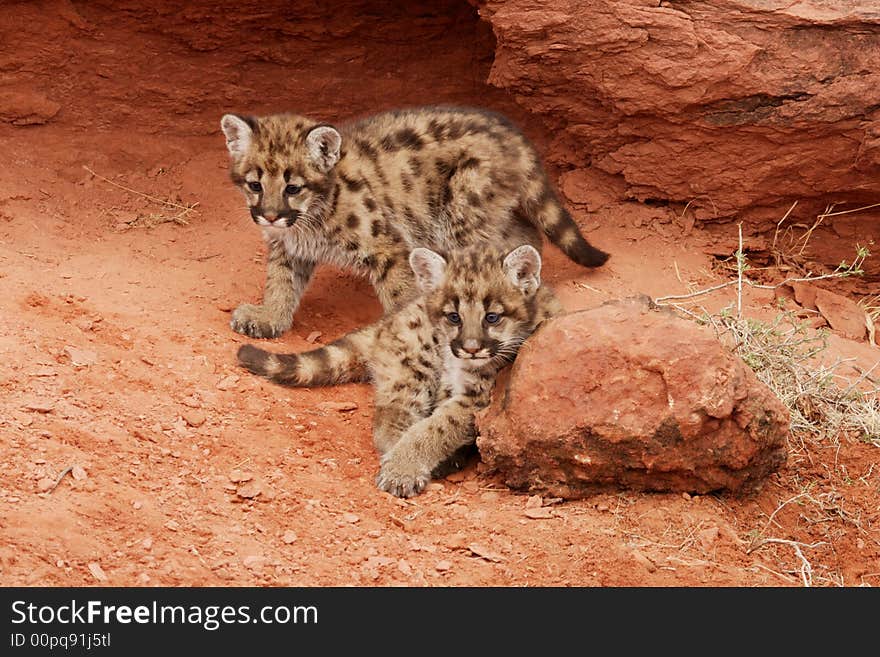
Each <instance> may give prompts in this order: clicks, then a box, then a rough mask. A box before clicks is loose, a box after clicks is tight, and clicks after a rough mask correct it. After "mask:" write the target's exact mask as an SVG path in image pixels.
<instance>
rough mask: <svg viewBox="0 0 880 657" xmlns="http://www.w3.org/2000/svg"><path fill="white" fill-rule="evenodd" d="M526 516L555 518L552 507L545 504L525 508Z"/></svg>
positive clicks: (535, 518)
mask: <svg viewBox="0 0 880 657" xmlns="http://www.w3.org/2000/svg"><path fill="white" fill-rule="evenodd" d="M525 515H526V518H531V519H532V520H544V519H546V518H555V517H556V514H555V513H554V512H553V509H549V508H547V507H545V506H542V507H539V508H537V509H534V508H532V509H526V510H525Z"/></svg>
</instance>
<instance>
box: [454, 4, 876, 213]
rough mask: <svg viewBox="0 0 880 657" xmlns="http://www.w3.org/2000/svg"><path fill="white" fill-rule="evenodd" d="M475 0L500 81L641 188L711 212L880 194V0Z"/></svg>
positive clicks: (494, 76)
mask: <svg viewBox="0 0 880 657" xmlns="http://www.w3.org/2000/svg"><path fill="white" fill-rule="evenodd" d="M471 2H472V3H473V4H475V5H477V7H478V9H479V12H480V15H481V17H482V18H483V19H484V20H486V21H488V22H489V23H490V24H491V25H492V28H493V30H494V31H495V35H496V37H497V48H496V56H495V63H494V65H493V67H492V71H491V74H490V77H489V81H490V82H491V83H492V84H494V85H497V86H499V87H502V88H505V89H507V90H508V91H510V93H512V94H513V95H514V96H515V97H516V99H517V100H518V102H519V103H520V104H521V105H523V106H524V107H526V108H528V109H529V110H530V111H533V112H536V113H538V114H541V115H543V116H544V117H545V119H546V120H547V122H548V124H550V125H551V126H552V127H554V128H556V129H557V130H558V137H557V139H556V142H555V145H554V148H553V150H552V152H551V154H550V155H551V157H552V158H553V159H556V160H558V161H563V162H566V163H568V164H571V165H574V166H586V165H590V164H591V165H592V167H594V168H595V169H598V170H601V171H602V172H606V173H611V174H615V175H620V176H622V177H623V178H624V179H625V181H626V193H627V195H628V196H630V197H633V198H636V199H640V200H645V199H666V200H673V201H679V202H684V203H687V202H690V203H691V208H696V209H697V216H698V218H701V219H712V218H724V217H730V216H733V215H736V214H741V213H742V211H744V210H749V211H751V213H752V214H758V215H760V214H762V212H761V209H765V211H764V212H763V214H764V215H765V216H766V217H768V218H770V217H776V218H777V219H778V218H779V217H780V216H781V215H782V213H783V212H784V210H785V209H786V208H787V207H788V204H789V203H790V202H791V201H793V200H800V201H801V202H802V203H804V202H806V201H810V200H812V201H815V202H816V204H818V203H820V202H821V203H822V204H824V203H828V202H835V203H842V202H851V203H864V202H876V201H877V199H878V197H880V91H878V90H880V67H878V66H877V62H878V61H880V4H878V3H877V0H802V1H795V2H792V1H785V2H781V1H775V0H694V1H688V2H667V1H660V2H658V1H657V0H595V1H593V2H580V1H579V0H471ZM802 207H803V206H802ZM780 208H781V210H782V211H780Z"/></svg>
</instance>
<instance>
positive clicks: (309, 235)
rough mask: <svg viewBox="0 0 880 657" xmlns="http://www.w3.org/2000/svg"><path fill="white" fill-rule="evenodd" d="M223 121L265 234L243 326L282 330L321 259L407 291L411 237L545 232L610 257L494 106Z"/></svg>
mask: <svg viewBox="0 0 880 657" xmlns="http://www.w3.org/2000/svg"><path fill="white" fill-rule="evenodd" d="M221 126H222V128H223V132H224V133H225V135H226V143H227V147H228V149H229V153H230V156H231V176H232V179H233V181H234V182H235V183H236V184H238V185H239V186H240V187H241V189H242V191H243V192H244V195H245V197H246V199H247V203H248V206H249V207H250V212H251V215H252V217H253V220H254V221H255V222H256V223H257V224H259V225H260V226H261V227H262V229H263V233H264V236H265V239H266V241H267V244H268V267H267V270H268V271H267V278H266V285H265V290H264V296H263V303H262V304H260V305H252V304H242V305H241V306H239V307H238V308H237V309H236V310H235V312H234V313H233V315H232V320H231V325H232V328H233V329H234V330H236V331H237V332H239V333H244V334H246V335H250V336H252V337H257V338H265V337H275V336H278V335H279V334H281V333H282V332H284V331H286V330H287V329H288V328H289V327H290V326H291V324H292V322H293V316H294V313H295V312H296V309H297V307H298V305H299V302H300V299H301V297H302V295H303V292H304V290H305V288H306V286H307V284H308V282H309V280H310V279H311V277H312V273H313V271H314V269H315V266H316V265H317V264H319V263H330V264H334V265H337V266H340V267H343V268H347V269H352V270H355V271H359V272H361V273H362V274H365V275H366V276H368V277H369V279H370V281H371V282H372V283H373V285H374V287H375V288H376V291H377V293H378V296H379V300H380V301H381V303H382V306H383V307H384V308H385V310H394V309H397V308H400V307H401V306H402V305H403V304H404V303H406V302H407V301H408V300H409V299H410V298H411V297H412V296H413V295H414V294H415V287H414V285H413V282H414V281H413V274H412V272H411V270H410V268H409V266H408V264H407V258H408V256H409V252H410V251H411V250H412V249H413V248H414V247H426V248H430V249H434V250H436V251H440V252H443V253H452V252H454V251H456V250H459V249H462V248H467V247H471V246H474V245H476V244H481V243H482V244H486V245H492V246H493V247H498V248H501V249H504V250H508V251H509V250H512V249H513V248H514V247H516V246H518V245H520V244H529V245H531V246H533V247H534V248H535V249H537V250H539V251H540V248H541V234H544V235H546V236H547V237H548V238H549V240H550V241H551V242H553V243H554V244H556V245H557V246H558V247H559V248H560V249H562V250H563V251H564V252H565V253H566V254H567V255H568V256H569V257H570V258H571V259H572V260H574V261H575V262H577V263H580V264H581V265H584V266H587V267H596V266H599V265H601V264H602V263H604V262H605V260H606V259H607V257H608V256H607V254H606V253H604V252H602V251H600V250H599V249H596V248H594V247H593V246H591V245H590V244H589V243H588V242H587V241H586V240H585V239H584V237H583V235H581V233H580V231H579V230H578V227H577V225H576V224H575V223H574V221H573V220H572V218H571V216H570V215H569V213H568V212H567V211H566V210H565V208H563V207H562V205H561V204H560V201H559V198H558V196H557V194H556V192H555V191H554V189H553V186H552V185H551V184H550V182H549V181H548V179H547V176H546V174H545V172H544V169H543V167H542V165H541V161H540V158H539V157H538V155H537V153H536V152H535V150H534V148H533V147H532V146H531V145H530V143H529V142H528V141H527V139H526V138H525V137H524V136H523V135H522V133H520V132H519V130H517V129H516V128H515V127H514V126H513V125H512V124H511V123H510V122H509V121H508V120H507V119H505V118H504V117H502V116H500V115H498V114H495V113H492V112H487V111H483V110H476V109H462V108H451V107H424V108H416V109H410V110H400V111H393V112H385V113H382V114H377V115H375V116H371V117H368V118H365V119H362V120H358V121H353V122H349V123H344V124H341V125H339V126H338V127H333V126H329V125H325V124H319V123H318V122H316V121H313V120H311V119H308V118H305V117H302V116H296V115H292V114H284V115H272V116H265V117H262V118H254V117H241V116H236V115H232V114H227V115H226V116H224V117H223V120H222V121H221Z"/></svg>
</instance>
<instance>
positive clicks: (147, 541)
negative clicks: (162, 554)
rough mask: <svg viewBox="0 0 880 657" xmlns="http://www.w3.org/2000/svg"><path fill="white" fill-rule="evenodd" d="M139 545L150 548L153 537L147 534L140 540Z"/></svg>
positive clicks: (146, 548) (151, 547)
mask: <svg viewBox="0 0 880 657" xmlns="http://www.w3.org/2000/svg"><path fill="white" fill-rule="evenodd" d="M141 545H142V546H143V547H144V549H145V550H152V549H153V539H152V538H150V537H149V536H147V537H146V538H145V539H144V540H143V541H141Z"/></svg>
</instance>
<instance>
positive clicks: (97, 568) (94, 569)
mask: <svg viewBox="0 0 880 657" xmlns="http://www.w3.org/2000/svg"><path fill="white" fill-rule="evenodd" d="M88 568H89V572H90V573H91V574H92V576H93V577H94V578H95V579H96V580H98V581H99V582H106V581H107V579H108V578H107V573H105V572H104V569H103V568H101V565H100V564H99V563H96V562H94V561H93V562H91V563H90V564H89V565H88Z"/></svg>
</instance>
